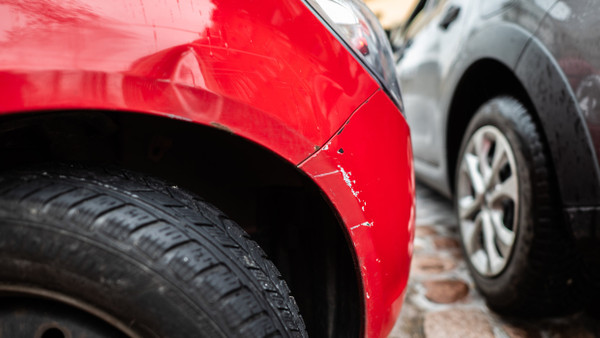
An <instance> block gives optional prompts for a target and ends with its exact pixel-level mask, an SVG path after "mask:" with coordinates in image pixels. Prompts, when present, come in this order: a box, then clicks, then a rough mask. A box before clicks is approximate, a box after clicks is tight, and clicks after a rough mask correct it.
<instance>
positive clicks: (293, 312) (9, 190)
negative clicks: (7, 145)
mask: <svg viewBox="0 0 600 338" xmlns="http://www.w3.org/2000/svg"><path fill="white" fill-rule="evenodd" d="M15 294H19V295H25V296H26V297H33V296H36V297H40V296H43V297H44V298H49V299H50V300H52V301H57V302H62V303H67V305H69V306H72V307H75V308H79V310H87V311H84V312H92V314H95V315H96V316H99V317H101V318H102V319H104V320H105V321H107V322H109V323H110V324H112V326H115V327H116V328H117V329H120V330H121V331H123V333H125V334H127V335H134V334H135V335H139V336H143V337H148V336H152V337H154V336H155V337H201V336H205V337H218V336H226V337H267V336H269V337H270V336H284V337H286V336H293V337H305V336H306V335H307V334H306V331H305V326H304V323H303V321H302V318H301V316H300V315H299V312H298V308H297V306H296V303H295V301H294V299H293V297H292V296H291V295H290V291H289V289H288V287H287V286H286V283H285V282H284V281H283V279H282V277H281V275H280V273H279V272H278V271H277V269H276V268H275V266H274V265H273V264H272V263H271V262H270V261H269V260H268V259H267V258H266V255H265V253H264V252H263V251H262V250H261V249H260V248H259V246H258V245H257V244H256V243H255V242H254V241H252V240H250V239H249V237H248V235H247V234H246V233H245V232H244V231H243V230H242V229H241V228H240V227H239V226H238V225H236V224H235V223H234V222H233V221H231V220H230V219H229V218H227V217H226V216H225V215H223V214H222V213H221V212H220V211H219V210H217V209H216V208H215V207H213V206H211V205H210V204H208V203H206V202H204V201H202V200H201V199H199V198H197V197H196V196H194V195H192V194H189V193H187V192H185V191H183V190H181V189H178V188H177V187H174V186H169V185H167V184H165V183H164V182H162V181H159V180H155V179H151V178H148V177H144V176H141V175H137V174H133V173H130V172H125V171H119V170H108V169H98V168H91V169H90V168H82V167H73V166H59V167H58V168H54V169H47V168H46V169H45V171H41V170H24V171H13V172H10V173H5V174H3V175H2V176H0V295H3V296H4V297H8V296H10V297H13V298H14V297H15ZM65 299H66V300H67V301H65ZM89 309H92V310H93V311H89ZM65 325H68V324H65Z"/></svg>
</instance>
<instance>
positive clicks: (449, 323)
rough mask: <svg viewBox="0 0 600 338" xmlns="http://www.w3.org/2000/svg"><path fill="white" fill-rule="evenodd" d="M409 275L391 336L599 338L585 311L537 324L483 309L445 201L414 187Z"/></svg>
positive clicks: (599, 329) (596, 323) (598, 326)
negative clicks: (413, 215) (414, 202)
mask: <svg viewBox="0 0 600 338" xmlns="http://www.w3.org/2000/svg"><path fill="white" fill-rule="evenodd" d="M414 245H415V249H414V257H413V263H412V266H411V277H410V280H409V284H408V288H407V291H406V299H405V302H404V306H403V308H402V312H401V315H400V318H399V319H398V322H397V323H396V326H395V327H394V329H393V331H392V333H391V334H390V337H391V338H405V337H415V338H417V337H427V338H433V337H448V338H453V337H457V338H468V337H481V338H485V337H490V338H509V337H510V338H517V337H540V338H546V337H548V338H558V337H578V338H579V337H581V338H584V337H585V338H587V337H600V319H598V318H594V317H592V316H590V315H589V314H587V313H580V314H576V315H573V316H569V317H565V318H554V319H548V320H543V321H519V320H511V319H507V318H501V317H499V316H498V315H496V314H495V313H493V312H492V311H491V310H489V309H488V308H487V307H486V305H485V302H484V300H483V298H482V297H481V295H480V294H479V293H478V292H477V290H476V289H475V286H474V284H473V281H472V279H471V277H470V276H469V272H468V270H467V265H466V263H465V261H464V259H463V256H462V252H461V249H460V245H459V242H458V227H457V222H456V219H455V216H454V213H453V211H452V205H451V202H450V201H449V200H447V199H445V198H443V197H441V196H440V195H438V194H437V193H435V192H433V191H432V190H430V189H428V188H426V187H424V186H423V185H421V184H419V185H418V188H417V227H416V236H415V243H414Z"/></svg>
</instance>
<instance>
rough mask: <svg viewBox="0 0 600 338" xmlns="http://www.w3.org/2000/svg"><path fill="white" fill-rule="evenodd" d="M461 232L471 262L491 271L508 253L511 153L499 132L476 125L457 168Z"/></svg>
mask: <svg viewBox="0 0 600 338" xmlns="http://www.w3.org/2000/svg"><path fill="white" fill-rule="evenodd" d="M457 199H458V200H457V201H458V203H457V204H458V217H459V221H460V230H461V238H462V241H463V244H464V247H465V251H466V253H467V256H468V258H469V260H470V262H471V264H472V265H473V267H474V268H475V269H476V270H477V271H478V272H479V273H480V274H482V275H484V276H489V277H491V276H496V275H498V274H499V273H500V272H502V270H503V269H504V268H505V266H506V264H507V263H508V261H509V258H510V255H511V254H512V248H513V245H514V242H515V234H516V231H517V225H518V222H517V219H518V217H517V216H518V212H519V182H518V177H517V167H516V162H515V156H514V153H513V151H512V149H511V146H510V144H509V143H508V140H507V139H506V137H505V136H504V135H503V134H502V132H501V131H500V130H499V129H497V128H496V127H493V126H484V127H481V128H479V129H478V130H477V131H476V132H475V133H474V134H473V136H472V137H471V138H470V139H469V142H468V144H467V147H466V149H465V152H464V155H463V158H462V159H461V164H460V167H459V172H458V181H457Z"/></svg>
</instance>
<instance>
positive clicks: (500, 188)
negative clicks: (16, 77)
mask: <svg viewBox="0 0 600 338" xmlns="http://www.w3.org/2000/svg"><path fill="white" fill-rule="evenodd" d="M517 188H518V187H517V177H516V176H515V175H511V176H510V177H509V178H507V179H506V180H505V181H504V182H502V183H500V184H498V185H496V187H495V189H494V190H493V191H492V192H491V194H490V202H491V203H492V204H493V203H496V202H497V201H498V200H499V199H501V198H510V199H511V200H513V201H516V200H517V198H518V191H517Z"/></svg>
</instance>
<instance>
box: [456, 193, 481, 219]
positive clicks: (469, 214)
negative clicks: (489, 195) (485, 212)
mask: <svg viewBox="0 0 600 338" xmlns="http://www.w3.org/2000/svg"><path fill="white" fill-rule="evenodd" d="M458 206H459V210H460V212H459V214H460V215H459V217H460V218H461V219H473V217H474V216H475V215H476V214H477V212H479V210H480V209H481V200H480V199H478V198H473V197H472V196H465V197H463V198H461V199H460V200H459V201H458Z"/></svg>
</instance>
